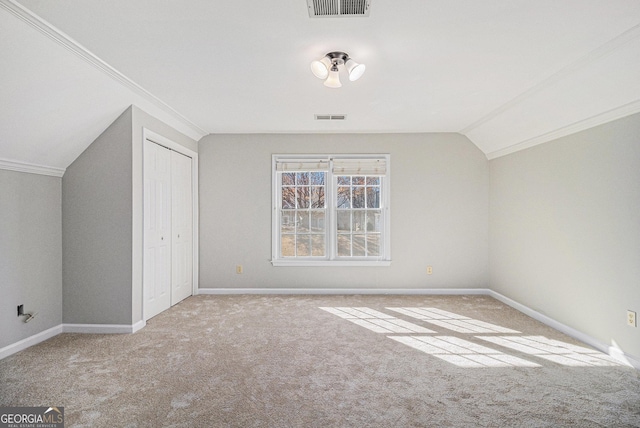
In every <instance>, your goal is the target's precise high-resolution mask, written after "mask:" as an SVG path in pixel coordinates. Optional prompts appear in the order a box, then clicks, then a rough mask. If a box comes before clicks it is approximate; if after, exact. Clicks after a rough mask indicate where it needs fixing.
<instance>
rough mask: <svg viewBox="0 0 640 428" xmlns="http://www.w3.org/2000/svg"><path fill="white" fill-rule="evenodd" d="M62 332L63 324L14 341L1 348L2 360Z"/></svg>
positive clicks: (0, 357) (0, 355)
mask: <svg viewBox="0 0 640 428" xmlns="http://www.w3.org/2000/svg"><path fill="white" fill-rule="evenodd" d="M60 333H62V324H60V325H57V326H55V327H51V328H50V329H48V330H45V331H41V332H40V333H37V334H34V335H33V336H29V337H27V338H26V339H22V340H20V341H18V342H16V343H12V344H11V345H7V346H5V347H4V348H1V349H0V360H1V359H3V358H6V357H8V356H9V355H13V354H15V353H16V352H20V351H22V350H24V349H27V348H29V347H30V346H33V345H37V344H38V343H40V342H44V341H45V340H47V339H51V338H52V337H53V336H57V335H59V334H60Z"/></svg>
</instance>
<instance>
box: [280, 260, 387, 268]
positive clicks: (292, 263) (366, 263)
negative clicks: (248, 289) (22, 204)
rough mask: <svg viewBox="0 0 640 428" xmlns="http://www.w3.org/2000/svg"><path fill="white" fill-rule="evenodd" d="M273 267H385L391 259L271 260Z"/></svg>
mask: <svg viewBox="0 0 640 428" xmlns="http://www.w3.org/2000/svg"><path fill="white" fill-rule="evenodd" d="M271 264H272V265H273V266H275V267H285V266H289V267H314V266H334V267H337V266H343V267H347V266H360V267H385V266H391V260H271Z"/></svg>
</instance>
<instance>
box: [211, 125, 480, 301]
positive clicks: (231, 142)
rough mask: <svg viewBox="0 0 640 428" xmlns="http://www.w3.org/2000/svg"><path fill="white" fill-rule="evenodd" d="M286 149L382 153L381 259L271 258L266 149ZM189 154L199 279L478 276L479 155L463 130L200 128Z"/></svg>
mask: <svg viewBox="0 0 640 428" xmlns="http://www.w3.org/2000/svg"><path fill="white" fill-rule="evenodd" d="M286 153H293V154H301V153H389V154H390V155H391V207H390V210H391V257H392V260H393V261H392V264H391V266H390V267H368V268H364V267H273V266H272V265H271V263H270V259H271V155H272V154H286ZM199 159H200V168H199V171H200V176H199V179H200V194H199V195H200V196H199V197H200V288H247V287H249V288H253V287H256V288H481V287H487V285H488V260H487V254H488V227H487V225H488V163H487V160H486V158H485V156H484V155H483V154H482V153H481V152H480V151H479V150H478V148H477V147H476V146H474V145H473V144H472V143H471V142H470V141H469V140H468V139H467V138H465V137H463V136H460V135H458V134H350V135H345V134H304V135H292V134H281V135H277V134H266V135H264V134H261V135H257V134H252V135H209V136H207V137H205V138H203V139H202V140H200V143H199ZM237 264H241V265H243V266H244V273H243V274H236V273H235V266H236V265H237ZM428 265H431V266H433V274H432V275H427V274H426V267H427V266H428Z"/></svg>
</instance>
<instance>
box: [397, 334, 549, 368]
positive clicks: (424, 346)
mask: <svg viewBox="0 0 640 428" xmlns="http://www.w3.org/2000/svg"><path fill="white" fill-rule="evenodd" d="M387 337H388V338H389V339H393V340H395V341H396V342H400V343H403V344H405V345H407V346H410V347H412V348H414V349H417V350H418V351H421V352H424V353H426V354H429V355H432V356H434V357H436V358H440V359H441V360H444V361H446V362H448V363H451V364H454V365H456V366H458V367H468V368H473V367H540V365H539V364H535V363H532V362H530V361H527V360H524V359H522V358H518V357H514V356H512V355H507V354H503V353H502V352H500V351H496V350H495V349H491V348H487V347H486V346H482V345H478V344H477V343H473V342H469V341H467V340H464V339H460V338H458V337H451V336H436V337H433V336H387Z"/></svg>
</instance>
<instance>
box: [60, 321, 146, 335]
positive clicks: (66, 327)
mask: <svg viewBox="0 0 640 428" xmlns="http://www.w3.org/2000/svg"><path fill="white" fill-rule="evenodd" d="M139 325H140V322H137V323H135V324H132V325H128V324H62V333H86V334H130V333H134V332H136V331H138V330H140V328H141V327H139Z"/></svg>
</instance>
